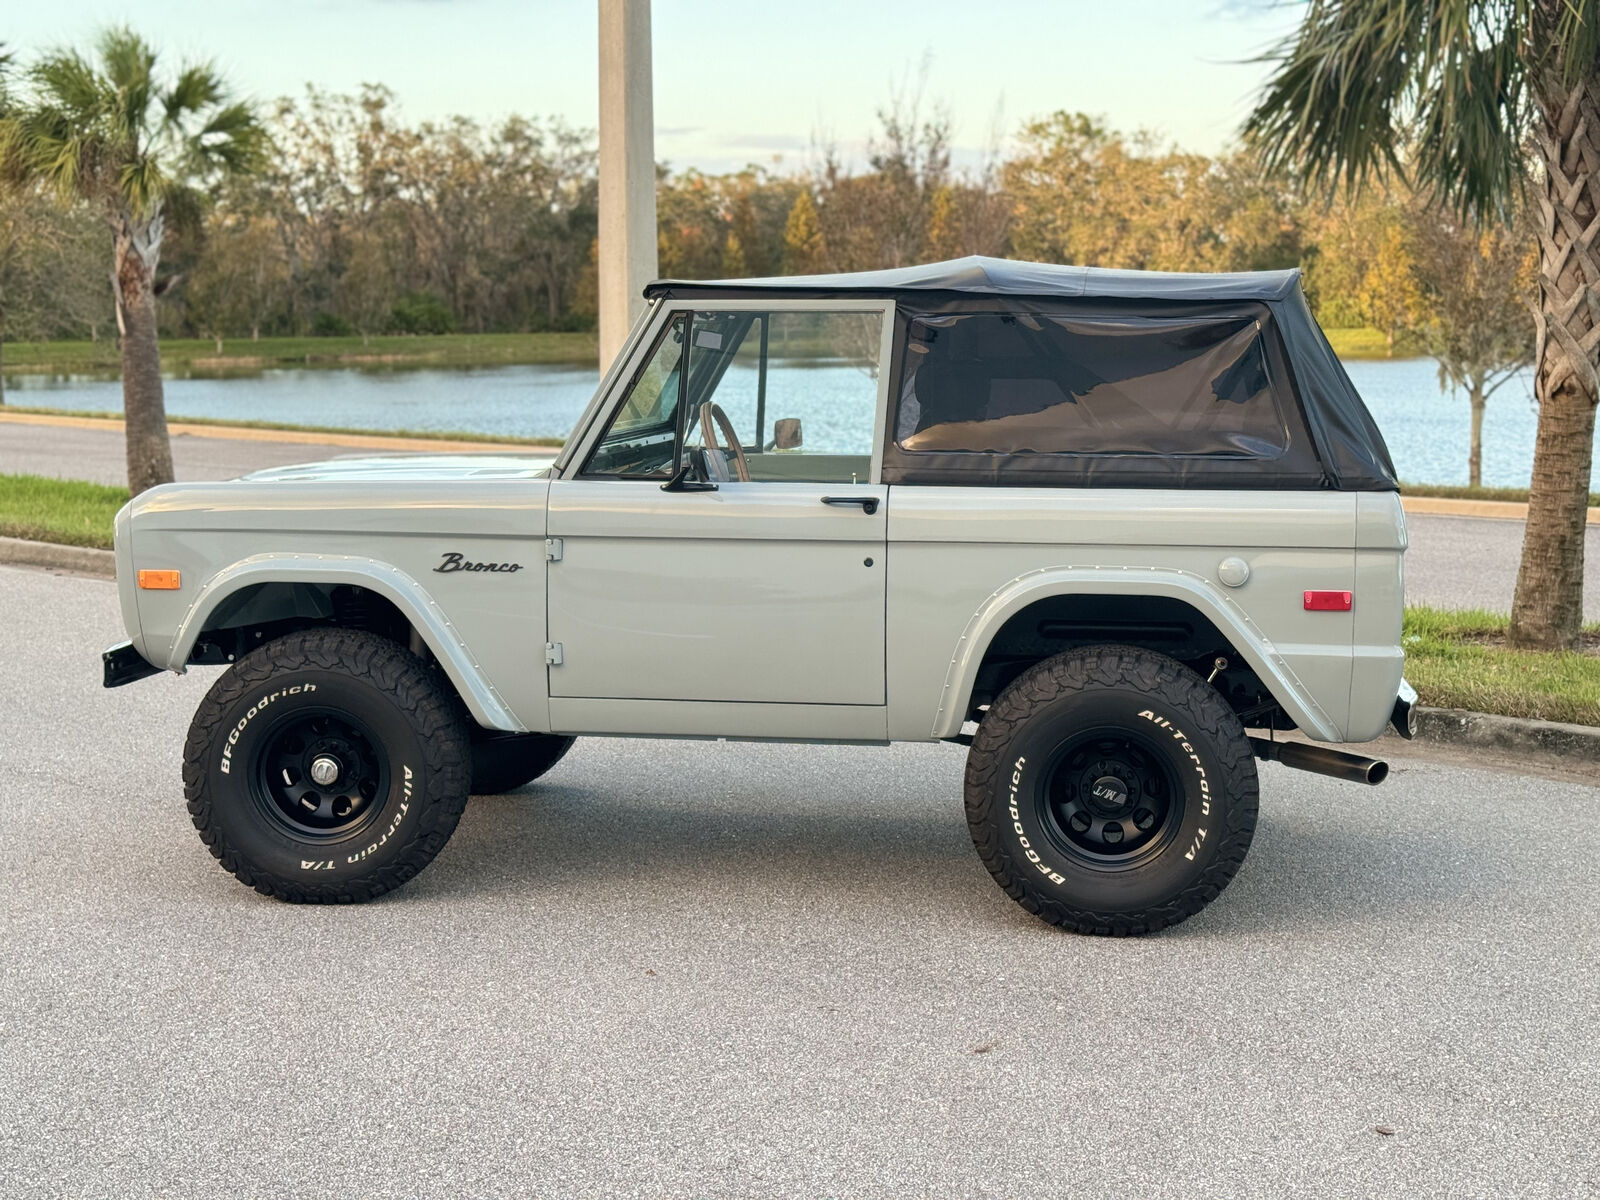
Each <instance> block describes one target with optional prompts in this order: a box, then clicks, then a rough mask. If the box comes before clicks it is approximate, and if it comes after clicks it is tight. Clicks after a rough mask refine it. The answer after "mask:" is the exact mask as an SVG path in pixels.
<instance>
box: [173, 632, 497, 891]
mask: <svg viewBox="0 0 1600 1200" xmlns="http://www.w3.org/2000/svg"><path fill="white" fill-rule="evenodd" d="M470 765H471V758H470V751H469V748H468V743H467V731H466V729H465V727H464V724H463V718H462V716H461V710H460V705H459V704H458V702H457V701H456V699H455V697H454V696H452V695H451V694H450V693H449V692H448V691H447V690H446V689H445V688H444V686H442V685H441V683H440V682H439V679H438V677H437V675H436V673H435V672H434V671H433V670H431V669H430V668H429V667H428V666H426V665H425V664H424V663H423V662H422V661H421V660H420V659H418V658H417V657H416V656H415V655H413V654H411V653H409V652H408V651H406V650H405V649H404V648H402V647H400V646H398V645H396V644H395V643H393V642H391V641H389V640H387V639H385V638H381V637H378V636H376V635H375V634H370V633H363V632H360V631H356V630H347V629H319V630H308V631H305V632H302V633H295V634H290V635H289V636H287V637H284V638H281V639H279V640H277V641H274V642H269V643H268V644H267V645H265V646H262V647H260V648H258V649H256V650H254V651H252V652H251V653H250V654H248V655H246V656H245V657H244V658H242V659H240V660H239V662H237V663H236V664H235V665H234V666H233V667H232V668H230V669H229V670H228V672H227V673H226V674H224V675H223V676H222V678H220V679H219V680H217V682H216V684H215V686H213V687H212V689H211V691H210V692H208V693H207V694H206V698H205V700H204V701H202V702H201V704H200V708H199V711H198V712H196V713H195V718H194V723H193V724H192V725H191V726H190V728H189V739H188V742H187V744H186V745H185V747H184V760H183V783H184V794H185V795H186V796H187V797H188V799H189V813H190V815H191V816H192V817H193V818H194V824H195V828H196V829H198V830H199V831H200V838H201V840H202V841H204V842H205V844H206V845H207V846H209V847H210V848H211V853H212V854H214V855H215V856H216V857H217V859H218V861H219V862H221V863H222V865H223V867H225V868H226V869H227V870H229V871H231V872H232V873H233V874H234V875H236V876H237V877H238V878H239V880H240V882H242V883H245V884H248V885H249V886H251V887H253V888H255V889H256V890H257V891H258V892H261V893H263V894H264V895H268V896H275V897H277V898H278V899H280V900H290V901H296V902H300V903H319V904H337V903H350V902H353V901H358V900H369V899H371V898H372V897H374V896H379V895H382V894H383V893H384V892H387V891H389V890H391V889H392V888H396V887H399V886H400V885H401V884H402V883H404V882H406V880H408V879H410V878H411V877H412V876H414V875H415V874H416V873H417V872H418V871H421V870H422V869H423V868H424V867H426V866H427V865H428V863H430V862H431V861H432V860H433V857H434V855H436V854H437V853H439V851H440V850H441V849H442V848H443V846H444V844H445V842H446V841H447V840H448V839H449V837H450V834H451V832H452V831H453V830H454V829H455V827H456V822H457V820H459V819H460V816H461V811H462V809H463V808H464V807H465V806H466V802H467V783H468V779H469V772H470Z"/></svg>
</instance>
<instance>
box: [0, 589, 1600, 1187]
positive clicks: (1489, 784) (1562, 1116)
mask: <svg viewBox="0 0 1600 1200" xmlns="http://www.w3.org/2000/svg"><path fill="white" fill-rule="evenodd" d="M0 611H3V612H4V613H5V614H7V616H6V623H5V628H4V631H3V633H0V639H3V642H0V644H3V646H4V657H3V660H0V661H3V662H4V664H5V679H4V683H5V686H4V687H3V688H0V726H3V728H4V729H5V736H4V738H3V739H0V820H3V826H0V828H3V829H4V831H5V834H4V842H3V845H0V870H3V880H0V945H3V946H4V947H5V953H4V954H3V955H0V1193H3V1194H4V1195H5V1196H6V1197H30V1196H119V1197H120V1196H145V1195H154V1194H162V1195H216V1194H236V1195H288V1194H319V1195H355V1194H360V1195H373V1196H381V1195H395V1196H451V1197H454V1196H464V1195H530V1194H539V1195H566V1196H577V1195H599V1194H613V1195H673V1196H688V1195H694V1196H827V1195H836V1196H842V1195H850V1196H893V1197H898V1196H1046V1195H1049V1196H1068V1195H1082V1196H1092V1197H1116V1196H1129V1197H1133V1196H1137V1197H1195V1196H1283V1195H1301V1196H1316V1195H1326V1196H1341V1197H1346V1196H1405V1197H1411V1196H1443V1195H1485V1196H1489V1195H1492V1196H1497V1197H1498V1196H1550V1197H1580V1196H1592V1195H1600V1148H1597V1147H1600V1111H1597V1109H1596V1105H1595V1097H1596V1096H1597V1095H1600V1043H1597V1040H1596V1038H1595V1030H1596V1029H1597V1028H1600V955H1597V950H1600V889H1597V888H1596V887H1595V886H1594V879H1595V875H1596V871H1597V869H1600V820H1597V818H1600V791H1595V790H1593V789H1591V788H1589V787H1586V786H1582V785H1579V784H1576V783H1560V782H1554V781H1551V780H1545V779H1537V780H1536V779H1528V778H1519V777H1516V776H1513V775H1506V774H1493V773H1490V772H1488V771H1484V770H1477V769H1467V768H1462V767H1454V766H1445V765H1438V764H1432V763H1428V762H1423V761H1420V760H1411V761H1407V762H1404V763H1402V764H1401V765H1400V766H1399V768H1398V770H1397V771H1396V774H1395V776H1394V778H1393V779H1392V780H1391V782H1390V783H1389V784H1387V785H1385V786H1384V787H1382V788H1379V789H1370V790H1369V789H1365V788H1361V787H1359V786H1357V785H1353V784H1343V783H1337V782H1334V781H1332V780H1327V779H1323V778H1320V777H1318V776H1312V775H1304V774H1294V773H1291V772H1289V771H1286V770H1284V769H1281V768H1279V767H1278V766H1276V765H1275V764H1274V765H1268V766H1266V767H1265V769H1264V771H1263V784H1264V788H1263V790H1264V793H1265V800H1264V804H1263V809H1262V818H1261V825H1260V832H1259V834H1258V836H1257V838H1256V843H1255V847H1254V849H1253V851H1252V853H1251V856H1250V859H1249V860H1248V861H1247V863H1246V864H1245V867H1244V870H1243V872H1242V873H1241V875H1240V876H1239V878H1238V879H1237V880H1236V881H1235V883H1234V884H1233V886H1232V887H1231V888H1230V889H1229V890H1228V892H1226V893H1225V894H1224V895H1223V897H1222V898H1221V899H1220V900H1219V901H1218V902H1216V903H1215V904H1213V905H1212V906H1211V907H1210V908H1209V909H1207V910H1206V911H1205V912H1204V913H1202V914H1200V915H1199V916H1198V917H1196V918H1194V919H1193V920H1191V921H1189V922H1188V923H1187V924H1185V925H1182V926H1179V927H1177V928H1175V929H1173V930H1169V931H1167V932H1166V933H1163V934H1161V935H1159V936H1155V937H1150V938H1145V939H1138V940H1127V941H1111V940H1097V939H1089V938H1080V937H1075V936H1072V935H1069V934H1064V933H1061V932H1059V931H1056V930H1054V929H1051V928H1049V927H1047V926H1045V925H1043V924H1040V923H1038V922H1037V921H1035V920H1034V919H1033V918H1032V917H1029V916H1028V915H1027V914H1026V913H1024V912H1023V911H1022V910H1021V909H1020V908H1018V907H1017V906H1016V905H1014V904H1013V903H1012V902H1011V901H1010V900H1008V899H1007V898H1006V897H1005V896H1004V895H1003V894H1002V893H1001V892H1000V891H999V889H998V888H996V887H995V886H994V884H993V883H992V882H991V881H990V879H989V877H988V876H987V875H986V874H985V872H984V871H983V869H982V867H981V866H980V865H979V862H978V859H977V856H976V854H975V853H974V852H973V849H972V846H971V845H970V843H969V842H968V840H967V833H966V828H965V825H964V823H963V820H962V816H961V805H960V780H961V767H962V751H961V750H960V749H958V748H956V747H953V746H944V745H937V746H902V747H895V748H892V749H881V748H819V747H809V748H806V747H786V746H774V745H761V746H752V745H730V744H716V743H710V744H706V743H692V742H644V741H621V740H600V739H594V740H588V741H585V742H580V743H579V745H578V747H577V748H576V749H575V750H574V751H573V753H572V754H570V755H569V756H568V757H567V758H566V759H565V760H564V761H563V762H562V763H561V764H560V766H559V767H558V768H557V769H556V770H555V771H553V772H552V773H551V774H550V775H549V776H548V777H547V778H546V779H545V780H544V781H541V782H540V783H538V784H535V785H533V786H532V787H530V788H527V789H525V790H523V791H522V792H520V793H517V794H513V795H510V796H505V797H499V798H483V799H477V800H474V801H473V802H472V804H471V805H470V806H469V808H468V811H467V813H466V816H465V817H464V818H463V820H462V823H461V826H460V829H459V830H458V832H457V833H456V835H455V838H454V840H453V841H452V842H451V843H450V844H449V846H447V847H446V849H445V850H444V852H443V853H442V854H441V856H440V857H439V859H438V860H437V861H436V862H435V863H434V865H433V866H432V867H430V868H429V869H428V870H427V871H426V872H424V873H423V874H422V875H421V876H420V877H418V878H417V879H416V880H415V881H413V883H412V884H410V885H409V886H407V887H406V888H404V889H402V890H401V891H399V892H397V893H394V894H393V895H391V896H389V897H387V898H385V899H383V900H381V901H378V902H376V903H372V904H369V905H366V906H362V907H349V908H341V907H330V908H315V907H304V908H297V907H291V906H286V905H282V904H278V903H276V902H274V901H271V900H267V899H264V898H262V897H260V896H258V895H256V894H255V893H254V892H251V891H249V890H247V889H245V888H244V887H242V886H241V885H239V884H238V883H236V882H235V881H234V880H233V879H232V878H231V877H230V876H227V875H225V874H224V873H223V872H222V871H221V870H220V869H219V868H218V867H217V866H216V865H215V863H214V862H213V860H212V859H211V856H210V855H209V854H208V853H207V852H206V851H205V849H204V848H203V847H202V846H201V845H200V842H199V840H198V838H197V837H196V836H195V833H194V831H193V829H192V828H191V827H190V825H189V821H188V817H187V815H186V814H185V812H184V808H183V801H182V797H181V794H180V784H179V755H180V745H181V741H182V738H183V734H184V730H185V728H186V725H187V722H188V720H189V717H190V714H191V712H192V710H193V708H194V706H195V704H196V702H197V701H198V700H199V698H200V696H201V693H202V691H203V690H204V689H205V688H206V687H207V686H208V684H209V682H210V679H211V678H213V674H212V672H210V671H200V670H197V671H196V672H194V673H193V674H191V675H190V676H186V677H183V678H178V677H174V676H163V677H160V678H157V679H152V680H147V681H144V682H141V683H139V684H136V685H133V686H130V687H127V688H123V689H119V690H116V691H109V692H108V691H103V690H102V689H101V688H100V686H99V678H98V671H99V665H98V659H97V653H96V652H97V651H98V650H99V648H100V647H101V646H102V645H103V644H104V643H107V642H110V641H113V640H115V639H116V638H118V637H120V636H121V631H120V629H119V628H118V625H117V617H116V605H115V599H114V592H113V588H112V585H111V584H109V583H106V582H103V581H99V580H90V579H83V578H73V577H64V576H56V575H50V574H46V573H42V572H31V571H27V570H22V569H17V568H0ZM1380 1126H1382V1127H1383V1128H1384V1129H1385V1130H1390V1131H1392V1132H1391V1133H1389V1134H1387V1135H1385V1134H1383V1133H1380V1132H1378V1127H1380Z"/></svg>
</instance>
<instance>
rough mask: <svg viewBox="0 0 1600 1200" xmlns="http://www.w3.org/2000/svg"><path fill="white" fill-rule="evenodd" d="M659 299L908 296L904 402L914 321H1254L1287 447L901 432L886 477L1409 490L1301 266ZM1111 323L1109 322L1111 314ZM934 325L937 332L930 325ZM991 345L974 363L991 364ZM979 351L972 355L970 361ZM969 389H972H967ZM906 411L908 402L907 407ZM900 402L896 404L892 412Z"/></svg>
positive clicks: (857, 282) (999, 272) (1013, 269)
mask: <svg viewBox="0 0 1600 1200" xmlns="http://www.w3.org/2000/svg"><path fill="white" fill-rule="evenodd" d="M644 294H645V296H646V297H648V298H650V299H653V300H654V299H671V300H687V301H689V302H691V303H698V302H711V301H716V300H719V299H721V300H735V299H744V300H759V299H764V298H773V299H776V298H778V297H783V298H788V299H795V300H798V299H822V300H826V299H834V298H839V297H841V296H852V297H858V298H863V299H866V298H877V299H892V300H894V301H895V302H896V323H897V325H898V326H899V328H898V329H897V331H896V339H895V341H896V349H895V360H894V363H893V366H892V368H891V369H892V374H891V378H890V389H891V396H893V397H896V398H897V399H896V401H895V403H896V404H899V403H900V399H899V398H901V397H902V394H903V392H905V390H906V387H907V383H908V376H909V375H910V374H911V373H910V372H908V370H907V356H906V347H907V345H908V344H909V340H910V339H911V337H912V335H913V334H914V333H915V332H916V330H915V329H914V327H915V326H916V325H917V324H918V323H921V324H922V325H923V326H926V325H927V324H928V323H930V322H932V323H934V324H937V323H938V320H939V318H941V317H943V318H953V319H959V317H960V315H961V314H964V313H965V314H977V313H983V312H989V313H994V312H1029V313H1037V314H1040V315H1043V316H1049V317H1052V318H1053V319H1060V320H1065V321H1069V322H1070V321H1072V320H1075V319H1084V320H1088V321H1090V322H1093V321H1095V320H1098V319H1104V320H1106V321H1109V322H1116V321H1119V320H1121V321H1125V320H1126V318H1129V317H1132V318H1135V319H1136V320H1138V319H1140V318H1144V319H1149V320H1151V321H1152V322H1161V323H1163V326H1164V327H1165V328H1167V329H1169V330H1175V329H1176V327H1175V326H1174V322H1177V323H1178V325H1182V323H1183V322H1185V321H1192V322H1193V323H1194V329H1192V330H1190V331H1189V332H1183V331H1181V330H1179V331H1175V332H1173V333H1172V334H1171V337H1173V338H1177V339H1184V338H1192V337H1200V338H1201V339H1202V340H1203V338H1204V336H1205V335H1204V334H1202V333H1199V332H1198V330H1199V327H1200V326H1210V325H1215V324H1216V323H1217V322H1222V321H1231V322H1238V321H1241V320H1243V321H1248V322H1252V323H1253V324H1254V326H1255V328H1256V329H1257V330H1258V331H1259V334H1260V342H1261V346H1262V350H1261V354H1263V355H1264V357H1265V362H1266V371H1267V373H1268V375H1269V376H1270V380H1269V383H1270V390H1271V392H1272V393H1273V395H1274V396H1275V397H1276V401H1277V404H1278V407H1279V408H1280V409H1281V410H1282V411H1283V415H1284V419H1285V421H1286V422H1287V426H1288V433H1287V437H1288V445H1287V447H1286V448H1285V449H1284V450H1283V451H1282V452H1280V453H1277V454H1276V455H1275V456H1261V455H1249V454H1241V453H1232V452H1203V451H1202V452H1195V453H1183V452H1175V451H1174V450H1173V449H1172V448H1170V447H1162V448H1158V447H1157V446H1155V445H1154V444H1152V445H1149V446H1138V445H1127V446H1123V447H1121V448H1120V449H1118V450H1116V451H1113V452H1108V453H1107V452H1102V453H1074V452H1071V451H1067V452H1054V453H1040V452H1036V448H1029V449H1027V450H1021V451H1019V450H1016V449H1012V450H999V449H994V448H988V449H984V450H977V449H971V450H968V449H945V450H939V451H929V452H919V451H917V450H916V449H915V448H914V447H913V446H912V445H911V444H910V443H909V442H908V443H904V444H902V443H900V442H898V441H897V440H895V439H893V438H891V439H890V441H889V444H888V446H887V447H886V453H885V457H884V470H883V478H884V480H885V482H890V483H926V484H960V483H968V484H972V483H987V484H1002V485H1004V484H1011V485H1030V484H1031V485H1046V486H1067V487H1072V486H1077V487H1085V486H1123V487H1224V488H1330V489H1336V490H1340V491H1388V492H1392V491H1397V490H1398V489H1399V485H1398V483H1397V482H1396V479H1395V471H1394V464H1393V462H1392V461H1391V459H1390V457H1389V450H1388V447H1387V446H1385V445H1384V441H1383V435H1382V434H1381V433H1379V431H1378V427H1377V425H1376V423H1374V421H1373V420H1372V416H1371V414H1370V413H1368V412H1367V407H1366V405H1365V404H1363V403H1362V401H1361V397H1360V396H1359V395H1358V394H1357V393H1356V389H1355V386H1354V385H1353V384H1352V383H1351V382H1350V377H1349V376H1348V375H1347V374H1345V370H1344V367H1343V365H1342V364H1341V363H1340V362H1339V359H1338V357H1337V356H1336V355H1335V354H1334V353H1333V349H1332V347H1331V346H1329V345H1328V340H1327V338H1326V337H1324V336H1323V333H1322V330H1321V329H1320V328H1319V327H1318V325H1317V322H1316V319H1315V318H1314V317H1313V316H1312V315H1311V309H1310V308H1309V307H1308V306H1307V304H1306V300H1305V294H1304V293H1303V292H1302V291H1301V287H1300V272H1299V270H1298V269H1292V270H1286V271H1241V272H1232V273H1217V274H1199V273H1195V274H1190V273H1185V272H1176V271H1117V270H1107V269H1104V268H1100V267H1073V266H1061V265H1057V264H1052V263H1033V262H1014V261H1012V260H1010V259H1000V258H981V257H977V256H973V257H970V258H958V259H952V260H950V261H948V262H937V263H928V264H926V265H923V266H913V267H897V268H894V269H891V270H886V271H859V272H854V273H850V274H839V275H792V276H783V277H777V278H767V279H719V280H682V279H659V280H656V281H655V282H653V283H651V284H649V285H648V286H647V287H646V288H645V290H644ZM1108 328H1109V327H1108ZM924 336H925V333H924ZM982 360H983V352H982V351H981V350H978V351H976V352H975V356H974V358H973V363H976V364H978V365H981V363H982ZM970 365H971V364H969V366H970ZM969 390H970V389H969ZM897 411H898V410H897ZM891 415H892V416H893V414H891Z"/></svg>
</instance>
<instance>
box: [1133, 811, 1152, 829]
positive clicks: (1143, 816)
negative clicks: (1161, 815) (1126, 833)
mask: <svg viewBox="0 0 1600 1200" xmlns="http://www.w3.org/2000/svg"><path fill="white" fill-rule="evenodd" d="M1133 823H1134V824H1135V825H1137V826H1138V827H1139V828H1140V829H1149V828H1150V826H1152V825H1154V824H1155V823H1156V815H1155V813H1153V812H1151V811H1150V810H1149V809H1148V808H1141V809H1140V810H1139V811H1138V812H1136V813H1134V814H1133Z"/></svg>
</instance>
